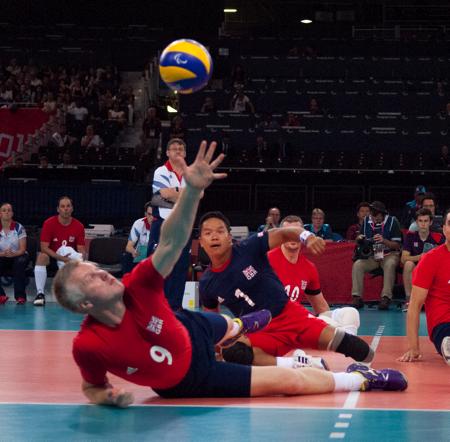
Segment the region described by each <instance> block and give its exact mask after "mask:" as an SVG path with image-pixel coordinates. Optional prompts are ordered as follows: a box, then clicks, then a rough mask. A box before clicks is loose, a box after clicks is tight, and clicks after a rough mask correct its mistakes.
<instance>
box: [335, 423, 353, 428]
mask: <svg viewBox="0 0 450 442" xmlns="http://www.w3.org/2000/svg"><path fill="white" fill-rule="evenodd" d="M349 426H350V423H349V422H336V423H335V424H334V428H348V427H349Z"/></svg>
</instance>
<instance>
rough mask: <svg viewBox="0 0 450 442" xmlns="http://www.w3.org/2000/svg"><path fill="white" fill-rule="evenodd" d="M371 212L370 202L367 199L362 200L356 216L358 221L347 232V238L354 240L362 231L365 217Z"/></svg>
mask: <svg viewBox="0 0 450 442" xmlns="http://www.w3.org/2000/svg"><path fill="white" fill-rule="evenodd" d="M369 213H370V204H369V203H368V202H367V201H362V202H360V203H359V204H358V206H357V207H356V217H357V218H358V222H357V223H356V224H352V225H351V226H350V227H349V228H348V229H347V233H346V234H345V239H347V240H349V241H354V240H355V239H356V237H357V236H358V235H359V234H360V233H361V229H362V225H363V223H364V218H365V217H366V216H368V215H369Z"/></svg>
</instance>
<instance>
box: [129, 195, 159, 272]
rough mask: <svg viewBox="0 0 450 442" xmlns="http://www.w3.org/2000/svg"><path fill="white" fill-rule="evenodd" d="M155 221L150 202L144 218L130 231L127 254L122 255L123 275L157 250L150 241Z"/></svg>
mask: <svg viewBox="0 0 450 442" xmlns="http://www.w3.org/2000/svg"><path fill="white" fill-rule="evenodd" d="M152 221H153V213H152V206H151V203H150V201H148V202H147V203H145V205H144V218H139V219H137V220H136V221H135V222H134V223H133V226H132V227H131V230H130V235H129V236H128V242H127V245H126V247H125V252H124V253H123V255H122V273H123V274H125V273H128V272H131V270H133V268H134V267H135V266H136V264H137V263H138V262H141V261H142V260H143V259H144V258H146V257H147V256H148V255H147V254H148V252H152V250H154V249H155V246H156V244H155V243H154V242H152V243H151V244H149V240H150V228H151V225H152Z"/></svg>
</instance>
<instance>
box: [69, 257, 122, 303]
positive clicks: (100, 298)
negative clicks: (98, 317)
mask: <svg viewBox="0 0 450 442" xmlns="http://www.w3.org/2000/svg"><path fill="white" fill-rule="evenodd" d="M70 283H72V284H75V285H77V286H78V287H79V288H80V289H81V291H82V292H83V293H85V294H86V299H87V300H89V301H90V302H92V304H93V305H94V306H102V305H104V306H107V305H108V304H110V303H111V302H114V301H117V300H118V299H119V298H121V297H122V295H123V290H124V286H123V284H122V283H121V282H120V281H119V280H118V279H117V278H114V276H112V275H111V273H109V272H106V271H105V270H101V269H99V268H98V267H97V266H96V265H95V264H92V263H90V262H81V263H80V264H78V265H77V267H76V268H75V270H74V271H73V273H72V276H71V278H70Z"/></svg>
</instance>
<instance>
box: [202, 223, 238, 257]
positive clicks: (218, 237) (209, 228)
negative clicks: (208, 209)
mask: <svg viewBox="0 0 450 442" xmlns="http://www.w3.org/2000/svg"><path fill="white" fill-rule="evenodd" d="M231 240H232V237H231V234H230V232H229V231H228V229H227V226H226V225H225V223H224V222H223V221H222V220H221V219H219V218H209V219H207V220H206V221H205V222H204V223H203V224H202V229H201V232H200V245H201V246H202V247H203V248H204V249H205V252H206V253H207V255H208V256H209V257H210V258H213V257H216V256H217V257H219V256H223V255H224V254H226V253H228V252H229V250H230V249H231V245H232V242H231Z"/></svg>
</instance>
